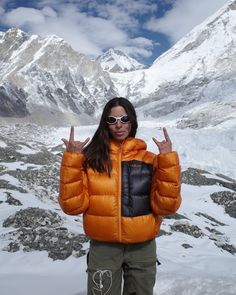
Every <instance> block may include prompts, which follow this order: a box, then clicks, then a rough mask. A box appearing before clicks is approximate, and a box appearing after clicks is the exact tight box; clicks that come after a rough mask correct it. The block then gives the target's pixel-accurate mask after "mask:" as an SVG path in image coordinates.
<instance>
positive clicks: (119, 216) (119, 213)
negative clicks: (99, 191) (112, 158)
mask: <svg viewBox="0 0 236 295" xmlns="http://www.w3.org/2000/svg"><path fill="white" fill-rule="evenodd" d="M121 154H122V147H121V148H120V150H119V154H118V155H119V156H118V165H119V173H118V179H119V183H118V210H119V212H118V234H119V241H120V242H121V240H122V239H121Z"/></svg>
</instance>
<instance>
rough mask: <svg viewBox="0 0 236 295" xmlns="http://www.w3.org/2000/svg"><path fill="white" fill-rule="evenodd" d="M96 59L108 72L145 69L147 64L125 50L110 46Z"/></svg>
mask: <svg viewBox="0 0 236 295" xmlns="http://www.w3.org/2000/svg"><path fill="white" fill-rule="evenodd" d="M96 61H97V62H98V63H99V64H100V65H101V66H102V68H103V69H104V70H105V71H108V72H114V73H119V72H130V71H135V70H139V69H143V68H144V67H145V66H144V65H143V64H141V63H139V62H138V61H136V60H135V59H134V58H132V57H130V56H128V55H127V54H125V53H124V52H123V51H121V50H118V49H113V48H110V49H109V50H108V51H107V52H105V53H104V54H102V55H100V56H99V57H98V58H97V59H96Z"/></svg>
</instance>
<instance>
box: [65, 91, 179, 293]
mask: <svg viewBox="0 0 236 295" xmlns="http://www.w3.org/2000/svg"><path fill="white" fill-rule="evenodd" d="M136 130H137V118H136V113H135V109H134V107H133V105H132V104H131V103H130V102H129V100H127V99H125V98H122V97H116V98H113V99H111V100H110V101H108V103H107V104H106V105H105V107H104V110H103V113H102V116H101V120H100V123H99V126H98V129H97V131H96V132H95V134H94V136H93V138H92V140H91V142H90V143H89V144H88V145H87V146H86V147H85V145H86V144H87V143H88V141H89V138H87V139H86V140H85V141H83V142H80V141H75V140H74V128H73V127H71V132H70V138H69V141H68V140H66V139H62V140H63V142H64V144H65V146H66V151H65V153H64V155H63V159H62V164H61V179H60V194H59V203H60V206H61V208H62V209H63V211H64V212H65V213H67V214H71V215H76V214H80V213H83V214H84V215H83V223H84V230H85V233H86V234H87V235H88V236H89V237H90V239H91V242H90V250H89V257H88V293H87V294H89V295H94V294H102V295H105V294H106V295H118V294H121V292H122V290H123V294H136V295H151V294H153V287H154V284H155V277H156V244H155V237H156V235H157V234H158V232H159V229H160V224H161V221H162V216H164V215H168V214H174V213H175V212H176V210H177V209H178V207H179V206H180V202H181V197H180V166H179V161H178V155H177V153H176V152H173V151H172V144H171V140H170V138H169V136H168V133H167V130H166V129H165V128H164V129H163V132H164V136H165V140H163V141H162V142H159V141H157V139H155V138H153V141H154V142H155V144H156V145H157V148H158V149H159V155H155V154H153V153H151V152H149V151H146V143H145V142H144V141H143V140H140V139H137V138H135V134H136ZM122 274H123V286H122Z"/></svg>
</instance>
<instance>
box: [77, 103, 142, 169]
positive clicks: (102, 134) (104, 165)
mask: <svg viewBox="0 0 236 295" xmlns="http://www.w3.org/2000/svg"><path fill="white" fill-rule="evenodd" d="M116 106H122V107H123V108H124V109H125V111H126V113H127V115H128V116H129V118H130V123H131V130H130V133H129V137H135V135H136V131H137V128H138V123H137V116H136V112H135V109H134V107H133V105H132V103H131V102H130V101H129V100H128V99H126V98H123V97H115V98H113V99H111V100H109V101H108V102H107V104H106V105H105V107H104V109H103V112H102V116H101V119H100V123H99V126H98V128H97V130H96V132H95V134H94V136H93V138H92V140H91V142H90V143H89V144H88V145H87V146H86V147H85V148H84V150H83V154H84V156H85V160H84V164H83V167H84V169H85V170H86V169H87V168H88V167H90V168H92V169H93V170H96V171H98V172H100V173H102V172H107V173H108V174H109V175H110V173H111V160H110V150H109V139H110V132H109V129H108V125H107V123H106V118H107V116H109V114H110V110H111V108H113V107H116Z"/></svg>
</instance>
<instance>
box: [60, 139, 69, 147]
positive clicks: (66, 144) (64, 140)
mask: <svg viewBox="0 0 236 295" xmlns="http://www.w3.org/2000/svg"><path fill="white" fill-rule="evenodd" d="M61 140H62V141H63V142H64V144H65V146H66V147H67V146H68V140H66V139H65V138H62V139H61Z"/></svg>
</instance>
